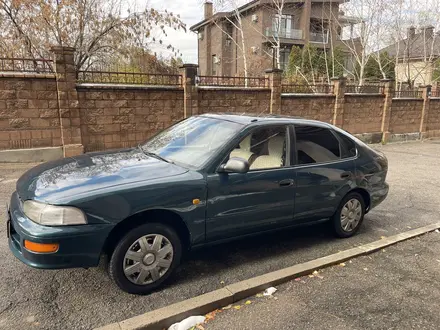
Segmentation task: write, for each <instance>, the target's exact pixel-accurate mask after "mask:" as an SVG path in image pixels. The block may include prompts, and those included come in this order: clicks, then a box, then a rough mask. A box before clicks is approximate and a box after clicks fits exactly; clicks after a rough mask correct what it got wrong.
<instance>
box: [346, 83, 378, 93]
mask: <svg viewBox="0 0 440 330" xmlns="http://www.w3.org/2000/svg"><path fill="white" fill-rule="evenodd" d="M384 92H385V87H384V86H383V85H381V84H365V85H361V86H359V85H346V86H345V93H348V94H384Z"/></svg>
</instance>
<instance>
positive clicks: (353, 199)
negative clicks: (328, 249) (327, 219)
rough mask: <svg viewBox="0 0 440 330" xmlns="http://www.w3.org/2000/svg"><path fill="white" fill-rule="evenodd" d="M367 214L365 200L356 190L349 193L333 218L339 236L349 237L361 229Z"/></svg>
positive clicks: (335, 230) (333, 224)
mask: <svg viewBox="0 0 440 330" xmlns="http://www.w3.org/2000/svg"><path fill="white" fill-rule="evenodd" d="M364 215H365V202H364V199H363V198H362V196H361V195H360V194H358V193H356V192H352V193H349V194H347V195H346V196H345V197H344V198H343V199H342V201H341V203H340V204H339V207H338V209H337V210H336V212H335V214H334V215H333V217H332V219H331V223H332V226H333V231H334V233H335V235H336V236H337V237H340V238H348V237H351V236H353V235H354V234H356V232H357V231H358V230H359V228H360V226H361V225H362V222H363V221H364Z"/></svg>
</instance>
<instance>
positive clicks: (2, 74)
mask: <svg viewBox="0 0 440 330" xmlns="http://www.w3.org/2000/svg"><path fill="white" fill-rule="evenodd" d="M0 78H39V79H55V78H56V77H55V74H54V73H30V72H0Z"/></svg>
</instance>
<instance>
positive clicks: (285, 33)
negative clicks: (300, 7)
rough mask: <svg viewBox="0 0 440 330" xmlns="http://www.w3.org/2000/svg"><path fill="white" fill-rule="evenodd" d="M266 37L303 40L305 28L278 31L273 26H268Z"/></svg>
mask: <svg viewBox="0 0 440 330" xmlns="http://www.w3.org/2000/svg"><path fill="white" fill-rule="evenodd" d="M266 37H268V38H285V39H293V40H302V39H303V38H304V36H303V30H297V29H291V30H287V29H281V30H280V31H276V30H275V29H273V28H272V27H267V28H266Z"/></svg>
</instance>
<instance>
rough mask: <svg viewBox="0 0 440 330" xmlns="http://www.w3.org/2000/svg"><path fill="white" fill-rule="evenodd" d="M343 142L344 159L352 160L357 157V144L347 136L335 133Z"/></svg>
mask: <svg viewBox="0 0 440 330" xmlns="http://www.w3.org/2000/svg"><path fill="white" fill-rule="evenodd" d="M335 133H336V134H337V135H338V137H339V139H340V140H341V142H342V148H341V152H342V158H350V157H354V156H356V153H357V152H356V143H354V141H353V140H352V139H350V138H349V137H348V136H347V135H345V134H342V133H339V132H335Z"/></svg>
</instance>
